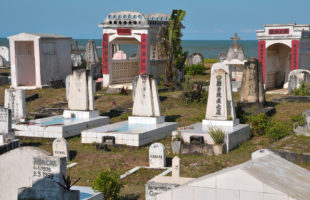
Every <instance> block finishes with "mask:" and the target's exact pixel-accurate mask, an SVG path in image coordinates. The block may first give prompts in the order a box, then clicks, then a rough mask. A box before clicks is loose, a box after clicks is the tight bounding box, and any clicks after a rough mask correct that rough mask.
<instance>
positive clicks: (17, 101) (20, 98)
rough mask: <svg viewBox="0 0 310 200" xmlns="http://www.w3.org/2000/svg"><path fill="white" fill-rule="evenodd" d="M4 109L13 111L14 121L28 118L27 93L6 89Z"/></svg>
mask: <svg viewBox="0 0 310 200" xmlns="http://www.w3.org/2000/svg"><path fill="white" fill-rule="evenodd" d="M4 107H5V108H8V109H11V113H12V119H14V120H20V119H25V118H26V101H25V91H24V90H20V89H5V101H4Z"/></svg>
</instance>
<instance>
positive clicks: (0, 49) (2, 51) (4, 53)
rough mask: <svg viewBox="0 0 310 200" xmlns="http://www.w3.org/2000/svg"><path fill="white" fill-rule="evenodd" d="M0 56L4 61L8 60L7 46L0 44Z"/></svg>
mask: <svg viewBox="0 0 310 200" xmlns="http://www.w3.org/2000/svg"><path fill="white" fill-rule="evenodd" d="M0 56H1V57H3V58H4V60H5V62H10V55H9V48H7V47H6V46H0Z"/></svg>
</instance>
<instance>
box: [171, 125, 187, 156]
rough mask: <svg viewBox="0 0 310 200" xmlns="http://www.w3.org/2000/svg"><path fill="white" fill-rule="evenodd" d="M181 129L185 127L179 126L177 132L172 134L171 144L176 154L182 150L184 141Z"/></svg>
mask: <svg viewBox="0 0 310 200" xmlns="http://www.w3.org/2000/svg"><path fill="white" fill-rule="evenodd" d="M181 129H183V127H179V128H178V129H177V131H176V133H177V134H176V135H174V136H172V142H171V146H172V153H174V154H179V153H180V152H181V145H182V143H183V142H184V140H183V138H182V136H181V133H180V132H181Z"/></svg>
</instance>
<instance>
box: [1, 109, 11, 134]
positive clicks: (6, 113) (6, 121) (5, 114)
mask: <svg viewBox="0 0 310 200" xmlns="http://www.w3.org/2000/svg"><path fill="white" fill-rule="evenodd" d="M11 130H12V120H11V110H10V109H6V108H2V107H0V133H9V132H11Z"/></svg>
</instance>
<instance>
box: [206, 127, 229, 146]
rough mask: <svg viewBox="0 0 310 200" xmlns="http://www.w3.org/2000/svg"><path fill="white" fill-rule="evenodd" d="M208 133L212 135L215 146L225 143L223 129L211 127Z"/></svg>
mask: <svg viewBox="0 0 310 200" xmlns="http://www.w3.org/2000/svg"><path fill="white" fill-rule="evenodd" d="M208 133H209V134H210V136H211V138H212V139H213V141H214V143H215V144H223V143H224V138H225V133H224V131H223V130H222V129H220V128H218V127H213V126H211V127H209V128H208Z"/></svg>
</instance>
